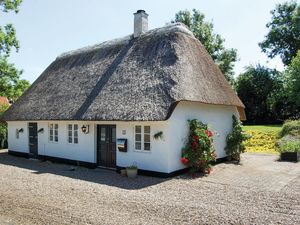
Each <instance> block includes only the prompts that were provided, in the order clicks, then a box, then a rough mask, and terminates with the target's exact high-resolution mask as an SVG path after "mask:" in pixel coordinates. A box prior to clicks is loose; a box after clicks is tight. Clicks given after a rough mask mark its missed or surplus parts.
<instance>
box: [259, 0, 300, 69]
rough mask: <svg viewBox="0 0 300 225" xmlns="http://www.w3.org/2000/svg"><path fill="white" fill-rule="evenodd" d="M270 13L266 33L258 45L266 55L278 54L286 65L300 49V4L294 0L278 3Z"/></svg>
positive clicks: (272, 56)
mask: <svg viewBox="0 0 300 225" xmlns="http://www.w3.org/2000/svg"><path fill="white" fill-rule="evenodd" d="M271 14H272V19H271V22H269V23H268V24H267V25H266V27H267V28H268V29H269V31H268V34H267V35H266V37H265V40H264V41H263V42H261V43H260V44H259V46H260V47H261V49H262V51H263V52H265V53H267V55H268V57H270V58H274V57H275V56H277V55H279V56H280V57H281V59H282V62H283V63H284V64H285V65H288V64H290V62H291V60H292V58H293V57H295V56H296V54H297V51H298V50H299V49H300V6H299V5H298V4H297V2H295V1H291V2H286V3H283V4H278V5H277V6H276V8H275V9H274V10H272V11H271Z"/></svg>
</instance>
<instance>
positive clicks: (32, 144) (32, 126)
mask: <svg viewBox="0 0 300 225" xmlns="http://www.w3.org/2000/svg"><path fill="white" fill-rule="evenodd" d="M28 130H29V154H30V156H31V157H34V158H36V157H37V155H38V133H37V123H29V124H28Z"/></svg>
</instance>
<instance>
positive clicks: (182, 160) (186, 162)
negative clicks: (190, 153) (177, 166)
mask: <svg viewBox="0 0 300 225" xmlns="http://www.w3.org/2000/svg"><path fill="white" fill-rule="evenodd" d="M181 162H182V164H184V165H187V164H188V163H189V160H188V159H187V158H185V157H182V158H181Z"/></svg>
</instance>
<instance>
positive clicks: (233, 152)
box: [225, 115, 250, 161]
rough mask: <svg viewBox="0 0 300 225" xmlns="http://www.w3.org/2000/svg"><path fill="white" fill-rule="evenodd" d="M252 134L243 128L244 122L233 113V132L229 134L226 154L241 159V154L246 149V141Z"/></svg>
mask: <svg viewBox="0 0 300 225" xmlns="http://www.w3.org/2000/svg"><path fill="white" fill-rule="evenodd" d="M249 138H250V136H249V135H248V134H246V133H245V132H244V131H243V129H242V123H241V122H240V121H239V120H238V119H237V118H236V116H235V115H232V132H231V133H230V134H228V135H227V137H226V142H227V145H226V147H225V151H226V154H227V155H228V157H229V159H230V160H231V159H233V160H237V161H240V155H241V153H243V152H244V151H245V145H244V143H243V142H244V141H246V140H247V139H249Z"/></svg>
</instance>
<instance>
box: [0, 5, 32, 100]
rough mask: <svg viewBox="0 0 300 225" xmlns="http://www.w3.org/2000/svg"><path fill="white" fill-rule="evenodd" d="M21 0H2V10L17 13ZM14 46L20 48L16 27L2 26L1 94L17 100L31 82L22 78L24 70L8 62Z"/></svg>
mask: <svg viewBox="0 0 300 225" xmlns="http://www.w3.org/2000/svg"><path fill="white" fill-rule="evenodd" d="M21 2H22V0H0V10H1V11H2V12H9V11H14V12H16V13H17V12H18V7H19V5H20V4H21ZM13 48H14V49H15V50H16V51H18V49H19V42H18V40H17V37H16V30H15V28H14V27H13V25H12V24H7V25H5V26H4V27H1V26H0V95H2V96H6V97H8V98H9V99H11V100H16V99H17V98H18V97H19V96H20V95H21V94H22V93H23V92H24V91H25V90H26V89H27V88H28V87H29V82H28V81H26V80H21V79H20V76H21V74H22V71H19V70H17V69H16V68H15V66H14V64H11V63H9V62H8V57H9V55H10V53H11V51H12V49H13Z"/></svg>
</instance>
